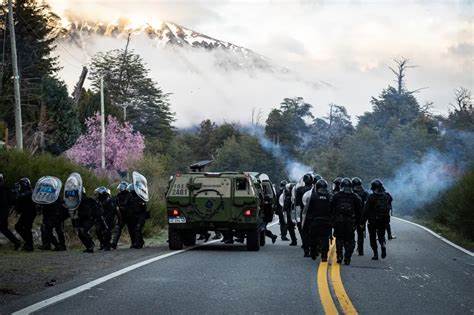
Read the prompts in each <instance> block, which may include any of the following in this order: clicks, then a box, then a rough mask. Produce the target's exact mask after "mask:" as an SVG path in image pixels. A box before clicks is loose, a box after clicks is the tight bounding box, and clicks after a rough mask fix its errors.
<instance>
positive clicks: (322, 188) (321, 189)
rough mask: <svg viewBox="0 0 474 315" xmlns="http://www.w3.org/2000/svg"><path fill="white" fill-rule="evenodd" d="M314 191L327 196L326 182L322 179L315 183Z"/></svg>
mask: <svg viewBox="0 0 474 315" xmlns="http://www.w3.org/2000/svg"><path fill="white" fill-rule="evenodd" d="M316 191H317V192H318V193H319V194H327V193H328V182H327V181H325V180H324V179H320V180H318V181H317V182H316Z"/></svg>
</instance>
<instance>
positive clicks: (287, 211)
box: [282, 183, 297, 246]
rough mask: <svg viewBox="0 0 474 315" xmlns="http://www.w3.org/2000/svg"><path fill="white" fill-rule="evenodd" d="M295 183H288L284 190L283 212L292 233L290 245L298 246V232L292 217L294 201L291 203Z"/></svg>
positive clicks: (289, 231)
mask: <svg viewBox="0 0 474 315" xmlns="http://www.w3.org/2000/svg"><path fill="white" fill-rule="evenodd" d="M294 186H295V184H293V183H288V184H286V187H285V191H284V198H283V209H282V210H283V213H284V215H285V217H286V226H287V229H288V233H289V234H290V239H291V243H290V246H296V245H297V243H296V232H295V227H296V226H295V223H294V222H293V220H292V218H291V211H292V203H291V192H292V190H293V187H294Z"/></svg>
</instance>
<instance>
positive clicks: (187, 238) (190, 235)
mask: <svg viewBox="0 0 474 315" xmlns="http://www.w3.org/2000/svg"><path fill="white" fill-rule="evenodd" d="M182 238H183V244H184V245H185V246H194V245H196V233H194V232H192V231H191V232H185V233H183V234H182Z"/></svg>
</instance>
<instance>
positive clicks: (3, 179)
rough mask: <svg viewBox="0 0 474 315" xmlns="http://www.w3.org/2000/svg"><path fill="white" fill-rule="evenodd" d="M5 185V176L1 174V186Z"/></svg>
mask: <svg viewBox="0 0 474 315" xmlns="http://www.w3.org/2000/svg"><path fill="white" fill-rule="evenodd" d="M4 184H5V178H4V177H3V174H2V173H0V186H3V185H4Z"/></svg>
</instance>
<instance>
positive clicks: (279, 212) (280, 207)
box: [276, 180, 289, 241]
mask: <svg viewBox="0 0 474 315" xmlns="http://www.w3.org/2000/svg"><path fill="white" fill-rule="evenodd" d="M286 184H288V182H287V181H286V180H282V181H281V182H280V188H279V190H278V193H277V200H278V202H277V208H276V214H277V215H278V222H279V224H280V235H281V240H282V241H289V239H288V237H287V234H288V228H287V226H286V222H285V217H284V214H283V203H284V192H285V186H286Z"/></svg>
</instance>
